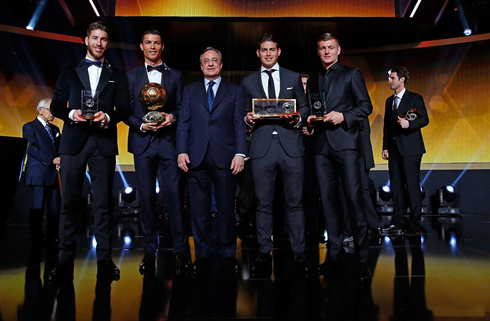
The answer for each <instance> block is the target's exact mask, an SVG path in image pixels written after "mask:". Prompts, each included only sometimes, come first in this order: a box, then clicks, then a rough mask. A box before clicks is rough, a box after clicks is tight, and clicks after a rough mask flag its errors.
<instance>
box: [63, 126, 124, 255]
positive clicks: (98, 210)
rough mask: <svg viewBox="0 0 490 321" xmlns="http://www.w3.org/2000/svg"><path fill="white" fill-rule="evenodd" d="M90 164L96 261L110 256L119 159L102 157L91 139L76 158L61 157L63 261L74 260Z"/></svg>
mask: <svg viewBox="0 0 490 321" xmlns="http://www.w3.org/2000/svg"><path fill="white" fill-rule="evenodd" d="M87 164H88V167H89V174H90V179H91V189H92V195H93V202H92V205H93V212H92V213H93V215H94V227H95V231H94V232H95V239H96V241H97V249H96V253H97V259H98V260H102V259H104V258H106V257H109V256H110V255H111V249H112V248H111V235H112V207H113V204H112V195H111V194H112V183H113V181H114V170H115V165H116V157H115V156H111V157H105V156H102V155H101V153H100V151H99V149H98V148H97V145H96V144H95V140H94V138H93V137H92V136H89V137H88V138H87V141H86V142H85V144H84V145H83V147H82V149H81V150H80V151H79V152H78V153H77V154H75V155H61V190H62V210H61V216H60V243H59V244H60V249H61V260H73V259H74V258H75V253H76V247H77V232H78V226H79V222H80V214H81V212H80V209H82V208H84V206H82V203H83V202H84V201H85V199H86V197H85V195H82V187H83V181H84V179H85V170H86V166H87Z"/></svg>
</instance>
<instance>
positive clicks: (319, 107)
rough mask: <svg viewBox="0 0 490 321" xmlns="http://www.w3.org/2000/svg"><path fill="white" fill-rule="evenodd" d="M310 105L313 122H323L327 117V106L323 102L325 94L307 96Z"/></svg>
mask: <svg viewBox="0 0 490 321" xmlns="http://www.w3.org/2000/svg"><path fill="white" fill-rule="evenodd" d="M308 102H309V104H310V115H312V116H315V117H316V119H313V121H323V119H324V118H325V116H326V115H327V105H326V102H325V93H315V94H310V95H309V96H308Z"/></svg>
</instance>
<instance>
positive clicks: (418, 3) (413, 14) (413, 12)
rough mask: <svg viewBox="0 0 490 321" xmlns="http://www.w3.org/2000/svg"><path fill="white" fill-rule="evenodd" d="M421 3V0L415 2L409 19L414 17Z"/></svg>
mask: <svg viewBox="0 0 490 321" xmlns="http://www.w3.org/2000/svg"><path fill="white" fill-rule="evenodd" d="M421 2H422V0H417V3H416V4H415V7H413V10H412V13H411V14H410V18H413V16H415V13H416V12H417V9H418V8H419V6H420V3H421Z"/></svg>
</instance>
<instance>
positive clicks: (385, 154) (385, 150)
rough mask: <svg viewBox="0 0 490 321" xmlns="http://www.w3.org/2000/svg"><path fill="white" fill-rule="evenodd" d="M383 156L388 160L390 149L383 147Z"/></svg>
mask: <svg viewBox="0 0 490 321" xmlns="http://www.w3.org/2000/svg"><path fill="white" fill-rule="evenodd" d="M381 157H383V159H384V160H388V150H387V149H383V153H381Z"/></svg>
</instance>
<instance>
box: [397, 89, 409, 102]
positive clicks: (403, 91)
mask: <svg viewBox="0 0 490 321" xmlns="http://www.w3.org/2000/svg"><path fill="white" fill-rule="evenodd" d="M406 91H407V88H403V90H402V91H400V92H399V93H398V95H396V94H395V96H397V97H398V98H400V100H402V98H403V95H404V94H405V92H406Z"/></svg>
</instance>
